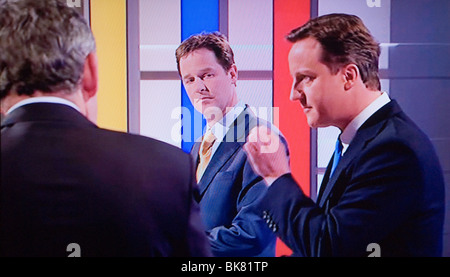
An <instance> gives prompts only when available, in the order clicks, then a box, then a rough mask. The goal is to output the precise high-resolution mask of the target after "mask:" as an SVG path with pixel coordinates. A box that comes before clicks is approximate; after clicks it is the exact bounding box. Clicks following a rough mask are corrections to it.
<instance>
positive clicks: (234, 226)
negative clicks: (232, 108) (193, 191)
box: [191, 106, 276, 257]
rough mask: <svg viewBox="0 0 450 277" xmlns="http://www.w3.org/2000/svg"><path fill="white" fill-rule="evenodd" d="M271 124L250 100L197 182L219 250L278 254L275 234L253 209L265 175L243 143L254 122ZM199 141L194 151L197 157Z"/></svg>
mask: <svg viewBox="0 0 450 277" xmlns="http://www.w3.org/2000/svg"><path fill="white" fill-rule="evenodd" d="M257 125H258V126H259V125H266V126H269V127H270V124H269V123H268V122H266V121H263V120H261V119H259V118H257V117H255V115H254V114H253V113H252V112H251V110H250V109H249V108H248V106H247V107H246V108H245V109H244V111H243V112H242V113H241V114H240V115H239V116H238V118H237V119H236V120H235V122H234V123H233V127H232V128H230V130H229V131H228V133H227V134H226V137H225V139H224V141H223V142H222V143H221V144H220V145H219V147H218V148H217V150H216V152H215V154H214V155H213V157H212V159H211V162H210V163H209V165H208V167H207V168H206V170H205V173H204V175H203V177H202V179H201V180H200V182H199V184H198V185H199V190H200V195H199V197H198V201H199V203H200V210H201V212H202V217H203V220H204V223H205V225H206V229H207V234H208V237H209V240H210V243H211V247H212V251H213V254H214V255H215V256H228V257H230V256H241V257H245V256H274V255H275V242H276V236H275V235H274V234H273V233H272V232H271V231H270V230H269V228H267V226H266V224H265V222H264V221H263V219H262V218H261V217H260V216H259V214H258V213H257V211H256V210H255V205H256V203H257V202H258V201H259V200H260V199H261V198H262V196H263V195H264V194H265V192H266V190H267V187H266V184H265V183H264V180H263V179H262V178H261V177H260V176H258V175H256V174H255V172H254V171H253V170H252V168H251V166H250V164H249V162H248V160H247V155H246V154H245V152H244V150H243V148H242V146H243V145H244V144H245V141H246V138H247V136H248V134H249V132H250V130H251V129H252V128H254V127H255V126H257ZM200 144H201V142H196V143H195V144H194V146H193V148H192V151H191V154H192V155H193V157H194V161H197V163H198V160H199V159H198V157H199V155H198V152H199V149H200Z"/></svg>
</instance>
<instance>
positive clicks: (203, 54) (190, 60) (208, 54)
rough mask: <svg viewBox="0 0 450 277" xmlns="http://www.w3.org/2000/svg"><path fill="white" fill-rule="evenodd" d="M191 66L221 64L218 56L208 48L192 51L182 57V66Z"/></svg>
mask: <svg viewBox="0 0 450 277" xmlns="http://www.w3.org/2000/svg"><path fill="white" fill-rule="evenodd" d="M189 64H196V65H198V64H209V65H211V64H219V62H218V60H217V58H216V55H215V54H214V52H213V51H212V50H209V49H207V48H200V49H197V50H194V51H192V52H191V53H189V54H187V55H185V56H183V57H181V59H180V66H181V67H183V65H189Z"/></svg>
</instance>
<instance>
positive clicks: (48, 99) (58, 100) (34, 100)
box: [6, 96, 80, 114]
mask: <svg viewBox="0 0 450 277" xmlns="http://www.w3.org/2000/svg"><path fill="white" fill-rule="evenodd" d="M33 103H55V104H63V105H67V106H69V107H72V108H74V109H75V110H77V111H80V109H79V108H78V107H77V105H75V104H74V103H73V102H70V101H69V100H66V99H64V98H61V97H55V96H39V97H31V98H28V99H25V100H22V101H20V102H18V103H16V104H15V105H14V106H12V107H11V108H10V109H9V110H8V111H7V112H6V114H9V113H11V112H12V111H14V110H15V109H17V108H19V107H22V106H25V105H28V104H33Z"/></svg>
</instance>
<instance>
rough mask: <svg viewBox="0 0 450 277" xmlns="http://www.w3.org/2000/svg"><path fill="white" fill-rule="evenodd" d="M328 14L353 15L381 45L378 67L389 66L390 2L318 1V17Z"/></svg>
mask: <svg viewBox="0 0 450 277" xmlns="http://www.w3.org/2000/svg"><path fill="white" fill-rule="evenodd" d="M372 3H373V4H372ZM330 13H346V14H354V15H356V16H358V17H359V18H361V19H362V21H363V22H364V25H366V26H367V28H368V29H369V30H370V32H371V33H372V35H373V36H374V37H375V39H376V40H377V41H378V42H379V43H383V44H382V45H381V55H380V61H379V67H380V68H381V69H386V68H388V66H389V56H388V54H389V51H388V49H389V48H388V47H389V46H390V44H389V42H391V36H390V32H391V0H319V15H324V14H330Z"/></svg>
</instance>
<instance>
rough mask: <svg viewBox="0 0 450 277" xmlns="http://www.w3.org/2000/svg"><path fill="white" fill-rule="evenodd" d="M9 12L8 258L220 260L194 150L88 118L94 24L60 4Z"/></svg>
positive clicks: (3, 87)
mask: <svg viewBox="0 0 450 277" xmlns="http://www.w3.org/2000/svg"><path fill="white" fill-rule="evenodd" d="M0 14H1V15H2V16H1V17H0V48H1V49H2V51H1V52H0V76H1V77H0V82H1V83H0V96H1V107H2V111H3V112H6V113H7V115H6V118H5V119H4V121H3V122H2V125H1V185H0V191H1V198H0V256H69V255H75V256H80V255H81V256H209V255H210V247H209V244H208V241H207V238H206V236H205V234H204V229H203V228H202V226H203V225H202V222H201V218H200V213H199V207H198V205H197V203H196V202H195V201H194V199H193V195H194V194H196V189H197V187H196V184H195V178H194V172H193V163H192V159H191V157H190V156H189V155H188V154H185V153H183V151H181V150H180V149H177V148H175V147H173V146H169V145H168V144H165V143H163V142H159V141H156V140H153V139H149V138H145V137H141V136H136V135H130V134H125V133H120V132H114V131H109V130H105V129H101V128H98V127H97V126H96V125H95V124H94V123H93V122H91V121H89V120H88V118H89V119H91V120H94V118H95V115H96V105H95V95H96V92H97V83H98V76H97V60H96V54H95V41H94V38H93V36H92V33H91V31H90V29H89V27H88V25H87V24H86V22H85V21H84V19H83V18H82V17H81V16H80V15H79V14H78V13H77V12H76V11H75V10H73V9H72V8H69V7H67V6H66V5H65V4H63V3H62V2H60V1H54V0H47V1H34V0H23V1H6V2H2V3H1V5H0ZM86 117H87V118H86Z"/></svg>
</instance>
